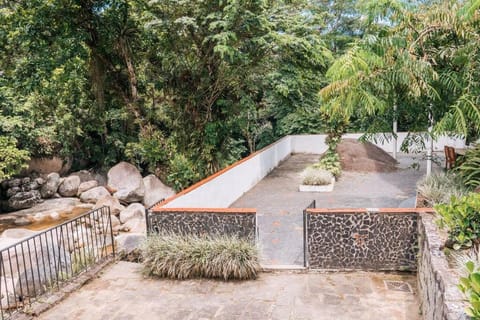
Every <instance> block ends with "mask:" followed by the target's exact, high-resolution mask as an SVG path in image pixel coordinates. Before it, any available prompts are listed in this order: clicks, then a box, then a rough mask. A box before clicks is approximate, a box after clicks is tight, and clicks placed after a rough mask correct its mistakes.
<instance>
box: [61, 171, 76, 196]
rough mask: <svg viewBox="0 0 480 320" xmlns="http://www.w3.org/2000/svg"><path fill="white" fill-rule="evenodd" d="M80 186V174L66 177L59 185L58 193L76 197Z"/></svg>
mask: <svg viewBox="0 0 480 320" xmlns="http://www.w3.org/2000/svg"><path fill="white" fill-rule="evenodd" d="M79 186H80V178H79V177H78V176H69V177H66V178H65V179H64V180H63V182H62V184H61V185H60V186H59V187H58V193H59V194H60V195H61V196H62V197H74V196H76V195H77V191H78V187H79Z"/></svg>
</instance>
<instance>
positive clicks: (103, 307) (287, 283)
mask: <svg viewBox="0 0 480 320" xmlns="http://www.w3.org/2000/svg"><path fill="white" fill-rule="evenodd" d="M139 270H140V265H138V264H135V263H129V262H119V263H116V264H114V265H112V266H109V267H107V268H106V269H105V270H104V273H103V274H101V275H100V276H99V277H98V278H97V279H94V280H93V281H91V282H90V283H88V284H87V285H85V286H84V287H83V288H82V289H81V290H79V291H77V292H75V293H73V294H71V295H70V296H69V297H68V298H67V299H66V300H65V301H63V302H62V303H60V304H59V305H57V306H55V307H54V308H53V309H51V310H50V311H48V312H46V313H45V314H43V315H42V316H40V317H39V319H45V320H47V319H68V320H74V319H89V320H97V319H98V320H100V319H102V320H104V319H105V320H106V319H108V320H115V319H116V320H120V319H142V320H147V319H159V320H161V319H165V320H167V319H168V320H176V319H191V320H194V319H195V320H197V319H205V320H207V319H209V320H213V319H225V320H226V319H229V320H234V319H242V320H244V319H253V320H256V319H259V320H267V319H272V320H273V319H282V320H283V319H298V320H300V319H302V320H307V319H311V320H327V319H328V320H331V319H336V320H343V319H344V320H352V319H354V320H385V319H389V320H419V319H421V318H420V316H419V314H418V311H419V307H418V305H417V302H416V297H415V294H414V293H411V292H403V291H393V290H388V289H387V287H386V285H385V283H384V280H391V281H402V282H405V283H408V284H409V286H410V287H411V288H413V289H414V290H415V277H414V276H413V275H399V274H389V273H368V272H355V273H323V274H322V273H308V274H305V273H303V274H302V273H288V272H282V273H263V274H261V276H260V278H259V279H257V280H255V281H244V282H222V281H212V280H188V281H172V280H162V279H145V278H144V277H143V276H142V275H141V274H140V272H139ZM404 286H405V285H404ZM406 287H408V285H407V286H406Z"/></svg>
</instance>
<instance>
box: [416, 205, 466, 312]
mask: <svg viewBox="0 0 480 320" xmlns="http://www.w3.org/2000/svg"><path fill="white" fill-rule="evenodd" d="M419 220H420V221H419V224H418V233H419V243H420V252H419V259H418V271H417V280H418V291H419V298H420V302H421V305H422V306H421V309H422V315H423V319H426V320H461V319H468V317H467V315H466V314H465V312H464V310H465V307H466V304H465V302H464V300H463V296H462V294H461V292H460V290H459V289H458V288H457V285H458V283H459V277H458V276H456V275H455V273H454V271H453V270H451V269H450V268H449V266H448V262H447V259H446V257H445V254H444V253H443V251H442V250H441V246H442V244H443V242H444V241H443V240H442V239H441V238H440V235H439V233H438V229H437V226H436V225H435V223H434V221H433V216H432V215H431V214H428V213H422V214H420V219H419Z"/></svg>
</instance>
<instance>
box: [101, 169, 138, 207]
mask: <svg viewBox="0 0 480 320" xmlns="http://www.w3.org/2000/svg"><path fill="white" fill-rule="evenodd" d="M107 176H108V186H109V187H110V188H111V189H112V190H116V192H115V193H114V196H115V197H116V198H117V199H119V200H120V201H124V202H127V203H132V202H138V201H142V200H143V196H144V195H145V186H144V184H143V179H142V175H141V174H140V172H139V171H138V169H137V168H135V166H133V165H131V164H130V163H127V162H120V163H119V164H117V165H115V166H113V167H112V168H111V169H110V170H109V171H108V174H107Z"/></svg>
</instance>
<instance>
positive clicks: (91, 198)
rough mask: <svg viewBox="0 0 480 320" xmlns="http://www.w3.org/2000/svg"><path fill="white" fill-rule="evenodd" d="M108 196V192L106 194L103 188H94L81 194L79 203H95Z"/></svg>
mask: <svg viewBox="0 0 480 320" xmlns="http://www.w3.org/2000/svg"><path fill="white" fill-rule="evenodd" d="M107 195H108V196H109V195H110V192H108V190H107V189H105V187H95V188H92V189H90V190H87V191H85V192H83V193H82V194H81V195H80V201H82V202H88V203H97V201H98V200H99V199H101V198H103V197H105V196H107Z"/></svg>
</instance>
